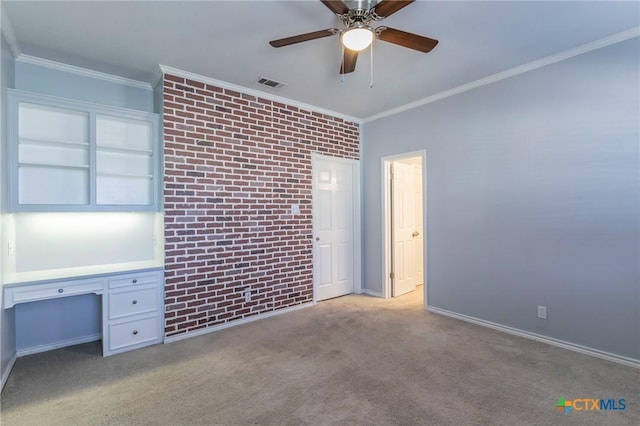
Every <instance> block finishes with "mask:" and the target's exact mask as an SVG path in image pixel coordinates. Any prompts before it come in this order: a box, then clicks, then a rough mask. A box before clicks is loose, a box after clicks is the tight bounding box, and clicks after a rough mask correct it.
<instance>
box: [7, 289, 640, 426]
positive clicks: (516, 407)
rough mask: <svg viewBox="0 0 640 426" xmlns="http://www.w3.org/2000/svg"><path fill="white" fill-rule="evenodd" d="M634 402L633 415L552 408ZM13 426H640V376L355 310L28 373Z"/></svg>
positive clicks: (408, 317)
mask: <svg viewBox="0 0 640 426" xmlns="http://www.w3.org/2000/svg"><path fill="white" fill-rule="evenodd" d="M559 396H563V397H565V398H567V399H573V398H594V399H595V398H605V399H608V398H615V399H618V398H624V399H625V400H626V406H627V409H626V410H624V411H581V412H578V411H571V412H569V413H567V414H566V415H565V414H563V413H561V412H559V411H557V410H556V409H555V408H554V405H555V403H556V400H557V398H558V397H559ZM1 409H2V414H1V418H0V419H1V420H2V425H3V426H9V425H50V424H57V425H85V424H86V425H100V424H104V425H147V424H148V425H210V424H238V425H249V424H268V425H303V424H308V425H325V424H336V425H338V424H339V425H358V424H371V425H385V424H389V425H391V424H395V425H414V424H415V425H417V424H422V425H437V424H442V425H473V424H487V425H518V424H540V425H543V424H548V425H565V424H573V425H596V424H597V425H639V424H640V370H636V369H633V368H630V367H624V366H620V365H617V364H614V363H611V362H607V361H603V360H599V359H596V358H591V357H588V356H584V355H580V354H576V353H573V352H570V351H566V350H563V349H559V348H554V347H550V346H547V345H544V344H541V343H537V342H533V341H530V340H526V339H522V338H519V337H514V336H510V335H507V334H504V333H500V332H497V331H493V330H488V329H485V328H482V327H479V326H475V325H471V324H467V323H464V322H460V321H457V320H454V319H451V318H446V317H441V316H438V315H434V314H430V313H428V312H426V311H424V310H423V309H422V302H421V298H420V294H419V292H414V294H411V295H408V296H403V297H401V298H398V299H395V300H382V299H377V298H372V297H367V296H355V295H353V296H347V297H342V298H338V299H334V300H329V301H325V302H321V303H320V304H319V305H318V306H316V307H313V308H309V309H304V310H301V311H297V312H293V313H289V314H285V315H280V316H278V317H274V318H270V319H265V320H260V321H257V322H254V323H251V324H247V325H243V326H238V327H233V328H231V329H228V330H224V331H220V332H216V333H212V334H208V335H205V336H200V337H195V338H191V339H187V340H184V341H181V342H176V343H171V344H166V345H156V346H153V347H149V348H146V349H141V350H137V351H133V352H129V353H126V354H121V355H115V356H112V357H109V358H102V357H101V356H100V345H99V344H98V343H97V342H96V343H90V344H85V345H79V346H75V347H71V348H66V349H60V350H56V351H51V352H48V353H43V354H37V355H32V356H27V357H23V358H20V359H18V361H17V363H16V365H15V368H14V371H13V373H12V374H11V376H10V378H9V381H8V383H7V385H6V387H5V389H4V391H3V393H2V407H1Z"/></svg>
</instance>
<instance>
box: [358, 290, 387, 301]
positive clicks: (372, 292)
mask: <svg viewBox="0 0 640 426" xmlns="http://www.w3.org/2000/svg"><path fill="white" fill-rule="evenodd" d="M362 294H367V295H369V296H373V297H381V298H383V299H384V295H383V294H382V293H380V292H378V291H373V290H369V289H368V288H364V289H362Z"/></svg>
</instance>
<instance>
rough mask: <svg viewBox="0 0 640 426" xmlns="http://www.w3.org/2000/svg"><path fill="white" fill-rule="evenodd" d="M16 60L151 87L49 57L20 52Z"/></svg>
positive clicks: (113, 81) (106, 79)
mask: <svg viewBox="0 0 640 426" xmlns="http://www.w3.org/2000/svg"><path fill="white" fill-rule="evenodd" d="M16 61H18V62H23V63H25V64H31V65H38V66H41V67H45V68H49V69H53V70H58V71H64V72H68V73H71V74H76V75H81V76H83V77H89V78H95V79H97V80H103V81H108V82H110V83H116V84H122V85H124V86H131V87H136V88H139V89H145V90H151V89H152V87H151V84H149V83H147V82H144V81H138V80H132V79H130V78H126V77H120V76H118V75H113V74H107V73H104V72H100V71H94V70H89V69H86V68H81V67H77V66H75V65H69V64H63V63H62V62H56V61H51V60H49V59H42V58H37V57H35V56H30V55H24V54H20V55H19V56H18V57H17V58H16Z"/></svg>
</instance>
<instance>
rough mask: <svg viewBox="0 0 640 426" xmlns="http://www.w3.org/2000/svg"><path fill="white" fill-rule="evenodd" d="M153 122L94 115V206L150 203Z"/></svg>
mask: <svg viewBox="0 0 640 426" xmlns="http://www.w3.org/2000/svg"><path fill="white" fill-rule="evenodd" d="M153 185H154V182H153V123H151V122H150V121H145V120H134V119H127V118H121V117H115V116H109V115H104V114H97V115H96V203H97V204H111V205H113V204H115V205H120V204H122V205H149V204H153V202H154V200H153Z"/></svg>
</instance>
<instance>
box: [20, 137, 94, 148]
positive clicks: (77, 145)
mask: <svg viewBox="0 0 640 426" xmlns="http://www.w3.org/2000/svg"><path fill="white" fill-rule="evenodd" d="M20 144H21V145H39V146H54V147H55V146H58V147H63V148H89V141H87V142H70V141H58V140H52V139H33V138H20Z"/></svg>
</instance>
